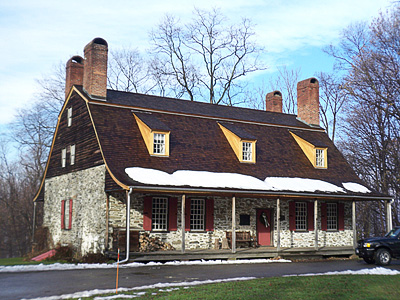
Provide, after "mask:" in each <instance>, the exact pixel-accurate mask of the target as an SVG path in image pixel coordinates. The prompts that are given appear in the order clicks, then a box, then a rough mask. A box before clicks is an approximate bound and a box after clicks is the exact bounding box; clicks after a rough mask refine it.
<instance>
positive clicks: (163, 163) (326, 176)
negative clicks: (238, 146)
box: [88, 90, 382, 196]
mask: <svg viewBox="0 0 400 300" xmlns="http://www.w3.org/2000/svg"><path fill="white" fill-rule="evenodd" d="M88 99H90V98H89V97H88ZM88 107H89V110H90V112H91V116H92V120H93V124H94V127H95V129H96V132H97V136H98V139H99V143H100V146H101V149H102V152H103V155H104V159H105V162H106V163H107V166H108V169H109V171H110V172H111V173H112V174H113V176H115V178H117V179H118V181H120V182H121V183H123V184H124V185H126V186H146V184H145V183H140V182H137V181H134V180H132V179H131V178H130V177H129V176H128V175H127V173H126V172H125V169H126V168H131V167H140V168H149V169H155V170H160V171H163V172H166V173H169V174H172V173H173V172H175V171H178V170H191V171H208V172H215V173H236V174H243V175H249V176H252V177H255V178H258V179H260V180H264V179H265V178H266V177H293V178H309V179H318V180H322V181H325V182H329V183H332V184H335V185H337V186H340V187H342V183H344V182H354V183H359V184H363V183H362V181H361V180H360V179H359V178H358V177H357V175H356V174H355V173H354V171H353V170H352V168H351V167H350V166H349V165H348V163H347V162H346V160H345V159H344V157H343V156H342V154H341V153H340V152H339V151H338V149H337V148H336V147H335V146H334V144H333V143H332V141H331V140H330V139H329V137H328V136H327V134H326V133H325V131H324V130H323V129H321V128H315V127H311V126H308V125H307V124H305V123H303V122H301V121H299V120H297V118H296V116H294V115H288V114H282V113H273V112H266V111H259V110H252V109H246V108H238V107H228V106H218V105H212V104H207V103H199V102H190V101H185V100H177V99H170V98H164V97H157V96H149V95H141V94H134V93H125V92H116V91H110V90H108V92H107V102H99V101H89V104H88ZM138 111H139V113H138V114H139V115H140V117H141V118H144V119H145V120H143V121H144V122H145V123H146V121H147V122H149V123H152V125H153V126H155V127H160V126H162V127H163V128H164V129H166V128H168V130H169V131H170V155H169V157H157V156H151V155H149V152H148V150H147V148H146V145H145V143H144V140H143V137H142V136H141V133H140V130H139V128H138V125H137V123H136V121H135V118H134V116H133V113H132V112H135V114H136V113H137V112H138ZM144 112H145V113H144ZM218 122H220V123H221V124H222V125H224V124H225V125H226V124H228V125H227V127H228V126H230V127H231V129H232V131H236V132H238V133H239V134H242V135H246V137H245V138H250V137H251V138H252V139H255V140H257V145H256V156H257V157H256V163H241V162H239V160H238V159H237V156H236V155H235V153H234V152H233V150H232V148H231V147H230V145H229V143H228V141H227V139H226V138H225V136H224V134H223V132H222V131H221V129H220V127H219V126H218ZM227 122H229V123H227ZM158 129H160V128H158ZM290 132H293V133H295V134H297V135H298V136H300V137H301V138H303V139H305V140H306V141H308V142H310V143H313V144H314V145H315V146H317V147H328V158H327V159H328V166H329V167H328V168H327V169H317V168H314V167H313V165H312V164H311V163H310V161H309V160H308V159H307V157H306V156H305V154H304V153H303V151H302V150H301V148H300V147H299V145H298V144H297V143H296V141H295V140H294V138H293V136H292V135H291V133H290ZM349 194H353V195H357V193H354V192H349ZM374 195H375V196H382V195H380V194H378V193H375V192H372V193H371V194H370V196H374Z"/></svg>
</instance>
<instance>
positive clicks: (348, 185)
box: [343, 182, 371, 193]
mask: <svg viewBox="0 0 400 300" xmlns="http://www.w3.org/2000/svg"><path fill="white" fill-rule="evenodd" d="M343 186H344V188H345V189H346V190H349V191H352V192H355V193H371V191H370V190H369V189H367V188H366V187H365V186H363V185H361V184H358V183H354V182H343Z"/></svg>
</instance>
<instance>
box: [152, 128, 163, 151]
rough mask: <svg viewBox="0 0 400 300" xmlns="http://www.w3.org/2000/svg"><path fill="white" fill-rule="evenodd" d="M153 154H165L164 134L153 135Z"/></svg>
mask: <svg viewBox="0 0 400 300" xmlns="http://www.w3.org/2000/svg"><path fill="white" fill-rule="evenodd" d="M153 145H154V149H153V153H154V154H165V134H162V133H154V142H153Z"/></svg>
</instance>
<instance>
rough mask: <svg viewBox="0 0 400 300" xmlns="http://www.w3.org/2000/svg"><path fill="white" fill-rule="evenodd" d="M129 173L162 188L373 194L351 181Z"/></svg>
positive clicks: (140, 170) (134, 169)
mask: <svg viewBox="0 0 400 300" xmlns="http://www.w3.org/2000/svg"><path fill="white" fill-rule="evenodd" d="M125 172H126V173H127V174H128V176H129V177H130V178H131V179H133V180H134V181H137V182H140V183H143V184H151V185H162V186H190V187H201V188H233V189H243V190H261V191H293V192H317V191H320V192H327V193H346V190H348V191H351V192H358V193H369V192H371V191H370V190H369V189H367V188H366V187H364V186H362V185H360V184H358V183H352V182H347V183H344V184H343V186H344V188H342V187H339V186H337V185H334V184H332V183H329V182H326V181H322V180H318V179H309V178H297V177H296V178H289V177H267V178H265V180H264V181H262V180H260V179H258V178H256V177H253V176H249V175H243V174H238V173H215V172H207V171H190V170H178V171H175V172H174V173H172V174H169V173H166V172H164V171H160V170H155V169H149V168H140V167H131V168H126V169H125Z"/></svg>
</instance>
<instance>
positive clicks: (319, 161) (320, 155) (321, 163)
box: [315, 149, 325, 167]
mask: <svg viewBox="0 0 400 300" xmlns="http://www.w3.org/2000/svg"><path fill="white" fill-rule="evenodd" d="M315 158H316V162H315V165H316V166H317V167H325V157H324V150H322V149H316V150H315Z"/></svg>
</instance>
